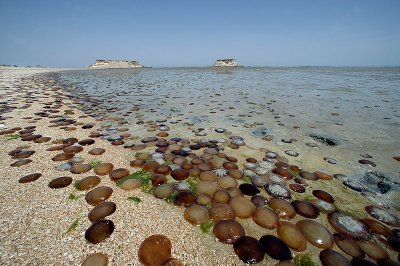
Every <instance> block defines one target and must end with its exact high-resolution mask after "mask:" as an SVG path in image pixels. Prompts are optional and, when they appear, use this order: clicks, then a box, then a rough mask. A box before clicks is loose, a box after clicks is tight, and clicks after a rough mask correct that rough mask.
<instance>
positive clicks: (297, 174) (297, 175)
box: [289, 170, 300, 177]
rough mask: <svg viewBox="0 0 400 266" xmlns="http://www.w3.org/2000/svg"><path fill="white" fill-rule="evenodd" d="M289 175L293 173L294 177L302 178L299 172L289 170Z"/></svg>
mask: <svg viewBox="0 0 400 266" xmlns="http://www.w3.org/2000/svg"><path fill="white" fill-rule="evenodd" d="M289 173H291V174H292V176H293V177H300V174H299V172H298V171H293V170H289Z"/></svg>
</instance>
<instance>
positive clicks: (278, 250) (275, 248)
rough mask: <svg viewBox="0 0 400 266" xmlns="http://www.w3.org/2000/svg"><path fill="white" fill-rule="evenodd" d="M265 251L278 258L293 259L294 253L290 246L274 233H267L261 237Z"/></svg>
mask: <svg viewBox="0 0 400 266" xmlns="http://www.w3.org/2000/svg"><path fill="white" fill-rule="evenodd" d="M260 243H261V245H262V246H263V247H264V250H265V253H267V254H268V255H270V256H271V257H272V258H273V259H276V260H291V259H292V253H291V252H290V249H289V247H288V246H287V245H286V244H285V243H284V242H283V241H282V240H280V239H279V238H277V237H276V236H273V235H265V236H262V237H261V238H260Z"/></svg>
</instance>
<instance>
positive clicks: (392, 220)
mask: <svg viewBox="0 0 400 266" xmlns="http://www.w3.org/2000/svg"><path fill="white" fill-rule="evenodd" d="M365 210H366V211H367V212H368V214H369V215H371V216H372V217H374V218H375V219H377V220H379V221H381V222H383V223H385V224H388V225H391V226H399V225H400V218H398V217H397V216H396V215H395V214H393V213H391V212H389V211H388V210H386V209H385V208H382V207H379V206H374V205H368V206H366V207H365Z"/></svg>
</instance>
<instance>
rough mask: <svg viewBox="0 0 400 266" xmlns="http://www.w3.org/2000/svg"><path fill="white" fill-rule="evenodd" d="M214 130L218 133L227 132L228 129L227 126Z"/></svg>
mask: <svg viewBox="0 0 400 266" xmlns="http://www.w3.org/2000/svg"><path fill="white" fill-rule="evenodd" d="M214 131H215V132H217V133H225V132H226V129H225V128H216V129H215V130H214Z"/></svg>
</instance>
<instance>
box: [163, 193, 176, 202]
mask: <svg viewBox="0 0 400 266" xmlns="http://www.w3.org/2000/svg"><path fill="white" fill-rule="evenodd" d="M177 196H178V192H176V191H174V192H173V193H172V194H171V195H170V196H169V197H168V198H165V199H164V200H165V201H166V202H167V203H168V204H172V205H174V204H175V199H176V197H177Z"/></svg>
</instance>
